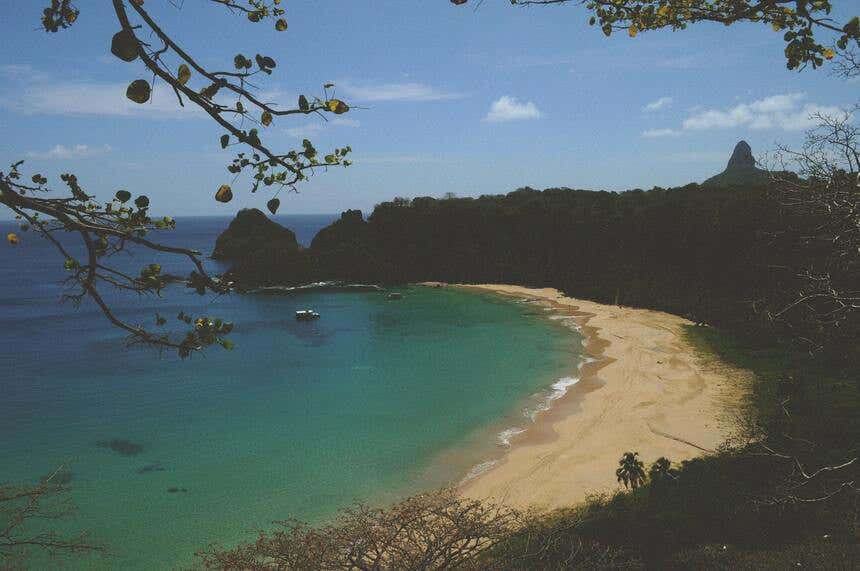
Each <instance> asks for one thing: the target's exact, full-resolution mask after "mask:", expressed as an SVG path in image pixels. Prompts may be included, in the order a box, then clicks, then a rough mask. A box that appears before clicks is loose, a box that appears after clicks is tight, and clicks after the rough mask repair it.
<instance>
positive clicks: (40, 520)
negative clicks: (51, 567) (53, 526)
mask: <svg viewBox="0 0 860 571" xmlns="http://www.w3.org/2000/svg"><path fill="white" fill-rule="evenodd" d="M69 479H70V472H68V470H67V469H66V468H65V467H64V466H60V467H59V468H57V469H56V470H55V471H54V472H52V473H51V474H49V475H48V476H46V477H45V478H42V479H41V480H40V481H39V482H38V483H37V484H28V485H18V486H16V485H11V484H6V485H0V569H22V568H26V565H25V562H26V559H27V556H28V555H29V554H30V552H32V551H33V550H35V549H39V550H43V551H46V552H47V553H48V554H50V555H62V554H67V553H82V552H94V551H102V550H103V547H102V546H100V545H98V544H97V543H95V542H93V541H92V540H91V539H90V538H89V537H88V536H87V535H86V534H84V533H81V534H78V535H62V534H59V533H56V532H54V531H51V530H50V529H49V528H47V527H46V525H45V521H46V520H57V519H62V518H65V517H67V516H68V515H69V514H70V513H72V512H73V511H74V509H75V506H74V504H73V503H72V502H71V500H70V499H69V498H68V496H67V493H68V486H67V481H68V480H69Z"/></svg>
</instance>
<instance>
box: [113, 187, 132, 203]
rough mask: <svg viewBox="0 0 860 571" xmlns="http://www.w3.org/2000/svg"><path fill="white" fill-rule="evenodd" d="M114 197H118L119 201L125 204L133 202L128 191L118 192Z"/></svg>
mask: <svg viewBox="0 0 860 571" xmlns="http://www.w3.org/2000/svg"><path fill="white" fill-rule="evenodd" d="M114 196H116V199H117V200H119V201H120V202H123V203H124V202H128V201H129V200H131V193H130V192H129V191H127V190H118V191H116V194H115V195H114Z"/></svg>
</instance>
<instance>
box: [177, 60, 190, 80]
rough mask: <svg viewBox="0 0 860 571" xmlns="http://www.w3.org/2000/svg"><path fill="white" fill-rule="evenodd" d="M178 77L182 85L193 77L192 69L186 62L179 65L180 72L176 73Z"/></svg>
mask: <svg viewBox="0 0 860 571" xmlns="http://www.w3.org/2000/svg"><path fill="white" fill-rule="evenodd" d="M176 79H177V80H178V81H179V83H180V84H182V85H185V84H186V83H188V80H189V79H191V70H190V69H188V66H187V65H185V64H184V63H183V64H182V65H180V66H179V73H177V74H176Z"/></svg>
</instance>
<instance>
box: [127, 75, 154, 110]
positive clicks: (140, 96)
mask: <svg viewBox="0 0 860 571" xmlns="http://www.w3.org/2000/svg"><path fill="white" fill-rule="evenodd" d="M151 92H152V89H151V88H150V87H149V83H148V82H147V81H146V80H145V79H135V80H134V81H132V82H131V83H129V84H128V89H126V90H125V96H126V97H128V98H129V99H131V100H132V101H134V102H135V103H141V104H143V103H146V102H147V101H149V95H150V93H151Z"/></svg>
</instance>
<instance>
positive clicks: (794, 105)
mask: <svg viewBox="0 0 860 571" xmlns="http://www.w3.org/2000/svg"><path fill="white" fill-rule="evenodd" d="M803 99H804V95H803V94H802V93H788V94H784V95H772V96H770V97H765V98H764V99H757V100H755V101H752V102H751V103H740V104H738V105H735V106H733V107H729V108H727V109H706V110H704V111H700V112H698V113H696V114H694V115H692V116H690V117H687V118H686V119H684V121H683V124H682V125H683V128H684V129H685V130H688V131H701V130H709V129H729V128H733V127H742V126H745V127H749V128H750V129H781V130H783V131H802V130H803V129H808V128H810V127H812V126H814V125H815V123H816V122H815V120H814V119H812V118H811V117H812V115H814V114H816V113H822V114H837V113H840V112H841V110H840V108H839V107H836V106H828V105H819V104H817V103H806V104H802V101H803Z"/></svg>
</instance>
